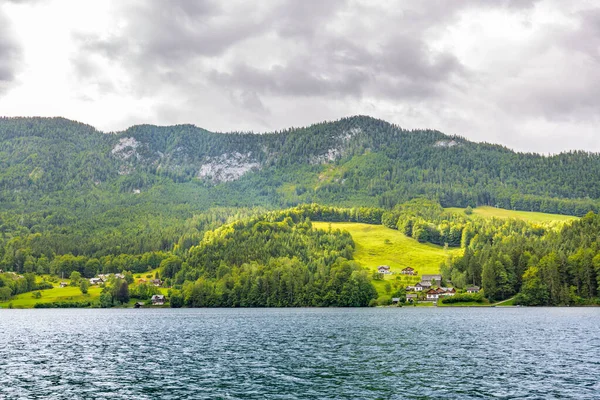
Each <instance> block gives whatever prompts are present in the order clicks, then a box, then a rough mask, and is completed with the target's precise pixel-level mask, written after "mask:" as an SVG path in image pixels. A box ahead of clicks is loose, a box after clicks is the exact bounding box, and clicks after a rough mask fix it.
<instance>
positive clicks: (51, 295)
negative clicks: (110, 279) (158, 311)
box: [0, 268, 169, 308]
mask: <svg viewBox="0 0 600 400" xmlns="http://www.w3.org/2000/svg"><path fill="white" fill-rule="evenodd" d="M157 271H158V268H157V269H153V270H152V271H148V272H144V273H141V274H134V275H133V276H134V280H135V281H136V282H137V280H138V279H139V278H138V276H139V277H140V278H146V276H147V275H151V276H152V277H153V278H154V274H155V273H156V272H157ZM44 277H45V278H47V279H50V278H52V277H51V276H50V275H43V276H42V275H40V276H37V277H36V280H37V281H41V280H42V278H44ZM63 281H64V282H70V280H69V279H63ZM58 282H60V280H59V281H58ZM58 282H56V283H54V285H55V287H54V288H52V289H46V290H41V293H42V297H41V298H39V299H34V298H33V293H34V292H27V293H22V294H19V295H17V296H14V297H13V298H12V299H10V300H9V301H4V302H0V308H7V307H8V305H9V304H10V303H12V306H13V307H14V308H33V306H34V305H35V304H37V303H53V302H76V301H90V302H93V301H95V300H97V299H98V297H100V292H101V291H102V288H101V287H99V286H90V287H89V289H88V294H85V295H84V294H82V293H81V290H80V289H79V285H78V286H67V287H64V288H61V287H58ZM159 290H160V293H162V294H164V295H165V296H166V295H167V294H168V291H169V289H168V288H159ZM136 301H139V300H138V299H131V301H130V305H131V306H133V304H135V302H136Z"/></svg>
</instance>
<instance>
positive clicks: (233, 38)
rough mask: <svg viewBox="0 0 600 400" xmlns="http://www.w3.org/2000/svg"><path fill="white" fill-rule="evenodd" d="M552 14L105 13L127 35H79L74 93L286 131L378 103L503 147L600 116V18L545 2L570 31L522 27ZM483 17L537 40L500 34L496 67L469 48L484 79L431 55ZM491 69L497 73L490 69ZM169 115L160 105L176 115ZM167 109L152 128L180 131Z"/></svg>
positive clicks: (317, 6)
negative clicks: (455, 31) (439, 43)
mask: <svg viewBox="0 0 600 400" xmlns="http://www.w3.org/2000/svg"><path fill="white" fill-rule="evenodd" d="M548 1H550V2H552V1H554V0H539V1H538V0H523V1H517V0H499V1H494V2H487V1H482V0H453V1H447V0H423V1H412V0H411V1H408V0H399V1H397V2H392V3H382V2H371V1H366V0H319V1H318V0H307V1H296V0H280V1H262V2H260V1H258V2H252V3H251V4H249V3H248V2H242V1H240V2H235V3H232V2H219V1H217V0H215V1H208V0H206V1H199V2H193V1H183V0H180V1H176V2H170V3H168V6H165V3H160V2H142V1H138V2H135V3H131V2H126V3H115V4H118V6H117V7H116V8H115V15H114V18H115V20H119V21H125V22H126V24H124V25H121V26H125V27H124V28H122V29H121V30H119V29H115V30H114V31H112V32H105V33H104V34H103V35H101V36H100V35H98V36H90V35H86V36H81V35H80V36H78V37H77V38H76V40H77V42H78V44H79V49H80V53H79V54H78V55H77V56H76V58H74V59H73V68H74V70H75V71H76V73H77V75H78V76H80V78H81V79H83V80H86V81H88V82H94V83H98V82H99V83H103V82H104V83H106V84H105V85H104V86H102V88H103V89H102V90H106V91H119V90H123V91H127V93H128V94H129V93H130V92H134V93H135V94H136V95H138V96H140V97H143V96H155V98H157V99H159V100H162V99H163V97H162V96H168V97H170V98H174V97H177V98H178V103H177V107H179V104H184V105H188V104H189V111H187V114H185V115H186V116H194V115H195V113H196V112H198V111H197V110H196V109H194V108H195V107H197V106H195V104H201V105H202V106H203V107H210V106H211V104H209V103H214V104H218V107H217V108H216V109H218V110H219V112H222V113H223V114H224V115H223V116H219V117H214V118H215V119H218V118H220V121H228V120H230V119H238V118H239V119H242V121H237V122H236V123H237V124H240V125H242V124H243V122H244V121H248V122H249V123H255V122H256V121H260V123H261V124H263V125H267V124H268V123H267V122H263V121H266V120H267V116H268V118H269V120H275V119H277V118H280V119H279V121H282V120H283V118H284V117H287V118H290V117H289V115H283V116H281V115H280V114H285V113H282V110H283V109H286V110H289V109H294V107H293V106H290V104H292V103H293V104H294V105H295V104H304V106H303V107H304V109H306V110H310V113H312V114H310V115H308V111H306V112H307V115H305V116H303V117H302V118H304V119H303V120H302V121H303V122H304V123H309V122H313V121H314V118H316V117H315V116H316V115H319V116H320V115H325V113H324V112H323V113H317V112H316V111H315V110H318V109H319V108H320V109H325V108H327V107H330V108H329V109H330V110H335V112H338V113H339V112H341V113H344V114H346V113H347V112H346V111H345V110H360V108H361V107H362V105H361V102H363V103H377V102H387V103H386V104H388V105H389V108H390V109H392V108H394V107H396V105H399V106H398V107H397V108H398V109H403V110H407V109H411V108H419V107H426V108H427V109H428V111H427V112H425V113H424V114H423V115H426V116H427V118H424V121H425V123H427V124H428V126H430V127H434V128H439V129H442V130H443V129H444V127H445V126H446V127H450V128H453V127H457V128H456V129H460V130H456V131H450V132H449V133H457V134H463V135H466V136H468V135H469V134H470V133H473V135H478V134H480V132H485V131H486V128H485V125H486V124H485V123H484V121H481V120H478V119H481V118H484V117H483V116H482V115H486V118H492V117H493V118H495V119H494V120H493V122H491V124H495V125H496V126H499V127H501V128H497V129H498V132H501V133H502V134H504V132H506V135H508V136H506V137H507V139H506V140H505V141H504V143H506V144H510V143H511V141H513V142H514V143H516V142H517V141H518V140H519V139H518V137H519V135H523V132H520V131H519V129H517V128H516V126H517V125H519V124H521V125H520V126H534V125H533V124H529V125H527V124H525V123H523V121H529V120H531V119H540V120H543V121H557V120H564V119H567V120H568V119H577V118H580V119H582V120H589V121H591V120H592V119H591V118H593V115H594V113H596V111H597V109H599V108H600V97H598V96H597V93H598V91H599V90H600V68H598V62H599V60H600V52H599V50H598V49H600V9H598V8H593V9H590V10H585V11H584V12H582V11H577V12H576V13H575V14H573V15H570V14H569V12H570V11H568V10H563V9H562V8H561V7H563V6H562V4H564V3H562V2H559V1H555V2H554V3H550V7H551V8H554V9H556V10H560V12H561V13H562V14H563V15H566V16H567V17H572V18H574V19H575V20H576V22H577V24H576V26H575V27H574V28H573V27H571V26H569V25H561V24H559V23H557V24H554V23H552V22H544V23H539V22H536V21H534V20H533V19H532V18H530V17H531V16H532V15H533V10H538V9H537V8H536V7H537V4H538V3H540V2H544V3H546V6H547V5H548V4H547V2H548ZM121 4H125V5H121ZM382 4H387V5H388V6H389V5H391V6H389V7H387V8H386V6H382ZM492 8H493V9H497V10H501V11H503V12H506V13H509V14H511V15H513V16H514V15H516V16H521V15H522V23H523V26H526V27H530V28H532V27H533V24H535V27H533V28H532V32H533V33H531V36H530V37H527V38H524V40H523V43H516V42H515V43H514V45H512V43H511V42H510V40H509V39H505V38H503V37H502V35H498V37H497V38H492V39H491V41H492V42H494V41H496V42H500V43H501V44H502V41H503V40H507V42H506V46H507V49H508V51H507V52H506V54H497V53H494V51H493V48H494V47H493V46H494V43H489V48H488V47H486V46H487V45H488V43H485V44H483V45H482V46H481V47H478V49H479V51H481V54H484V56H483V57H484V58H487V59H488V60H485V59H484V60H483V61H482V62H481V64H482V65H484V66H485V67H480V66H478V63H479V61H477V62H475V63H474V64H470V63H469V61H470V60H469V58H470V57H469V56H471V54H469V55H468V56H467V57H465V58H464V59H461V57H462V56H461V57H459V56H458V55H457V54H460V53H458V52H456V50H455V49H454V48H452V46H450V47H442V48H440V47H436V46H435V45H434V43H435V41H436V40H437V39H440V38H442V39H443V38H445V37H446V35H448V32H449V29H448V28H449V27H451V26H453V24H455V23H457V22H458V21H461V18H462V17H463V16H464V15H465V14H464V12H465V11H474V12H475V14H476V13H477V12H480V11H485V10H488V9H492ZM540 9H543V7H540ZM469 22H470V21H469ZM477 22H478V21H473V23H477ZM507 29H508V28H507ZM507 36H510V35H507ZM472 40H473V41H474V42H477V41H478V40H479V38H472ZM511 45H512V47H510V48H509V47H508V46H511ZM500 48H501V46H500ZM490 49H492V50H490ZM486 52H489V53H486ZM98 57H101V58H103V59H104V60H108V61H109V62H110V63H114V64H117V65H119V66H120V67H122V69H121V70H123V71H126V73H127V74H128V78H130V80H131V85H132V87H127V88H119V87H118V86H117V85H114V84H113V85H111V84H108V83H107V80H106V79H103V77H102V75H103V73H104V72H103V70H102V68H99V67H98V65H99V64H98V63H97V58H98ZM478 57H481V56H480V55H478V54H475V56H474V57H472V58H474V59H478ZM495 59H497V60H499V61H500V62H499V63H498V65H495V64H494V63H493V62H489V60H495ZM505 68H506V70H505ZM203 93H206V94H204V95H203ZM209 93H210V94H209ZM203 96H204V97H203ZM209 97H210V98H209ZM217 97H218V100H217ZM207 99H208V100H207ZM286 102H287V103H286ZM159 103H160V102H159ZM168 103H169V102H167V101H165V102H162V104H164V107H172V105H169V104H168ZM282 103H286V106H285V108H284V106H282V105H281V104H282ZM207 104H208V105H207ZM332 104H335V105H332ZM319 105H320V106H319ZM352 106H353V107H355V108H350V107H352ZM177 107H172V109H169V110H166V111H165V112H164V113H163V114H161V115H165V116H170V117H169V118H175V116H176V117H177V118H182V117H183V115H184V114H183V111H182V112H181V113H179V112H178V111H177ZM182 107H185V106H182ZM215 107H216V106H215ZM221 110H222V111H221ZM238 110H239V111H238ZM331 112H332V113H333V112H334V111H331ZM348 112H349V111H348ZM387 112H389V113H390V115H393V112H392V111H387ZM298 113H299V115H301V112H300V111H299V112H298ZM403 115H404V116H405V117H406V118H410V115H408V114H403ZM436 115H442V116H444V118H445V119H446V120H448V119H450V118H452V119H453V121H452V122H451V123H448V124H446V125H444V119H443V118H442V117H439V119H435V120H432V118H433V117H435V116H436ZM339 116H340V115H333V114H332V115H329V116H328V118H330V119H331V118H337V117H339ZM496 116H497V117H496ZM298 118H300V116H299V117H298ZM398 118H400V117H398ZM415 120H416V118H415ZM475 120H478V121H477V122H475ZM293 121H294V123H298V122H299V120H298V119H295V120H293ZM430 121H432V122H431V123H430ZM594 121H597V120H596V119H594ZM182 122H185V121H182ZM192 122H195V121H192ZM394 122H398V123H400V124H402V122H403V121H401V120H400V121H399V120H396V121H394ZM419 122H420V121H419ZM276 123H277V124H279V125H278V127H285V126H286V125H290V124H291V123H290V124H286V123H282V122H276ZM432 123H435V126H432V125H431V124H432ZM560 123H562V122H560ZM535 126H543V125H535ZM413 127H415V128H417V127H422V126H413ZM470 127H471V128H470ZM217 128H219V127H218V126H217ZM249 128H256V125H253V126H250V127H249ZM540 129H541V128H540ZM489 135H493V134H492V133H489ZM498 135H499V136H498V137H501V134H500V133H498ZM521 143H524V142H522V141H521ZM528 145H529V144H528Z"/></svg>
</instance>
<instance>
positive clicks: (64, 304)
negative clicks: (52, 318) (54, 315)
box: [33, 301, 92, 308]
mask: <svg viewBox="0 0 600 400" xmlns="http://www.w3.org/2000/svg"><path fill="white" fill-rule="evenodd" d="M91 305H92V303H90V302H89V301H55V302H51V303H35V304H34V305H33V308H85V307H90V306H91Z"/></svg>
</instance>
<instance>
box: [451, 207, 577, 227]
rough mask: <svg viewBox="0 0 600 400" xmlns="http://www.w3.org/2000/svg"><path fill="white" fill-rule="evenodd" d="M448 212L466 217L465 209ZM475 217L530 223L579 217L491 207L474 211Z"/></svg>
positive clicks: (571, 219) (561, 220)
mask: <svg viewBox="0 0 600 400" xmlns="http://www.w3.org/2000/svg"><path fill="white" fill-rule="evenodd" d="M446 210H448V211H453V212H457V213H462V214H463V215H464V211H465V210H464V208H455V207H451V208H446ZM473 215H478V216H480V217H486V218H492V217H496V218H515V219H521V220H524V221H528V222H538V223H541V222H567V221H573V220H576V219H577V217H574V216H571V215H560V214H544V213H540V212H531V211H514V210H505V209H503V208H495V207H489V206H483V207H477V208H474V209H473Z"/></svg>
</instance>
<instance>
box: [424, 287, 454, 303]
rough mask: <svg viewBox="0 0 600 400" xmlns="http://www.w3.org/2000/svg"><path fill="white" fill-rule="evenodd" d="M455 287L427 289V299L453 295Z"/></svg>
mask: <svg viewBox="0 0 600 400" xmlns="http://www.w3.org/2000/svg"><path fill="white" fill-rule="evenodd" d="M455 294H456V289H454V288H437V289H429V290H428V291H427V300H437V299H439V298H440V297H447V296H454V295H455Z"/></svg>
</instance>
